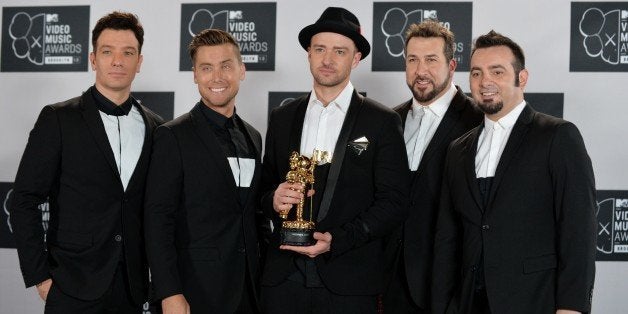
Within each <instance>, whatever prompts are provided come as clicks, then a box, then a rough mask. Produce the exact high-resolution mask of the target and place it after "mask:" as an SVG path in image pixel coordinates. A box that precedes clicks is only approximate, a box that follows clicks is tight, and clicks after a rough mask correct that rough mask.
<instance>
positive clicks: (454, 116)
mask: <svg viewBox="0 0 628 314" xmlns="http://www.w3.org/2000/svg"><path fill="white" fill-rule="evenodd" d="M462 109H464V96H463V95H462V92H461V91H460V90H458V91H457V92H456V95H455V96H454V99H453V100H452V101H451V104H450V105H449V108H447V111H446V112H445V116H444V117H443V119H442V120H441V122H440V124H439V125H438V128H436V132H434V136H432V140H430V142H429V144H428V145H427V148H426V149H425V152H424V153H423V157H422V158H421V163H420V164H419V168H418V169H417V170H418V171H417V176H418V175H419V174H421V173H423V172H425V167H427V165H428V163H429V160H430V158H432V156H434V152H436V151H438V148H439V147H441V145H448V144H449V143H443V141H444V140H445V139H446V138H449V136H448V135H449V133H450V132H451V131H453V130H454V128H455V125H456V122H457V121H458V119H459V118H460V111H461V110H462Z"/></svg>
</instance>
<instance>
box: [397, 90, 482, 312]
mask: <svg viewBox="0 0 628 314" xmlns="http://www.w3.org/2000/svg"><path fill="white" fill-rule="evenodd" d="M457 90H458V91H457V92H456V95H455V96H454V98H453V99H452V101H451V104H450V105H449V108H448V109H447V111H446V112H445V115H444V116H443V119H442V120H441V122H440V124H439V125H438V128H437V129H436V132H435V133H434V136H433V137H432V139H431V141H430V142H429V144H428V146H427V148H426V149H425V153H424V154H423V158H421V163H420V164H419V168H418V169H417V172H416V174H415V175H414V176H413V177H412V178H411V180H412V183H411V189H410V209H409V214H408V219H407V220H406V222H405V223H404V225H403V228H400V230H398V231H397V232H396V233H395V234H394V236H393V239H392V240H393V241H394V243H398V244H399V245H398V246H399V249H398V250H397V254H398V256H397V258H398V262H401V263H402V265H404V268H405V273H406V278H407V284H408V287H409V292H410V295H411V296H412V300H413V301H414V302H415V303H416V304H417V305H418V306H420V307H422V308H427V307H429V303H430V289H431V287H430V282H431V278H432V258H433V254H432V253H433V246H434V232H435V229H436V218H437V217H438V214H437V213H438V204H439V199H440V188H441V185H442V177H443V176H442V174H443V168H444V166H445V155H446V154H447V147H448V146H449V144H450V143H451V142H452V141H453V140H455V139H456V138H458V137H460V136H461V135H463V134H464V133H466V132H467V131H469V130H471V129H472V128H474V127H476V126H477V125H478V124H480V122H481V121H482V117H483V115H482V113H481V112H480V111H478V110H477V109H476V108H475V106H474V105H473V103H472V100H471V99H470V98H469V97H467V96H466V95H465V94H464V93H463V92H462V90H460V88H459V87H457ZM411 107H412V99H410V100H409V101H407V102H405V103H403V104H401V105H399V106H398V107H396V108H394V110H395V111H396V112H397V113H398V114H399V116H401V121H402V123H403V125H404V129H405V121H406V117H407V116H408V111H409V110H410V108H411ZM407 171H409V170H408V167H406V172H407ZM396 264H397V263H395V265H396ZM396 269H397V266H395V270H396ZM395 279H396V277H395ZM395 279H393V280H395Z"/></svg>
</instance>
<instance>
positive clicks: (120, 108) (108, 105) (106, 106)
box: [90, 85, 133, 116]
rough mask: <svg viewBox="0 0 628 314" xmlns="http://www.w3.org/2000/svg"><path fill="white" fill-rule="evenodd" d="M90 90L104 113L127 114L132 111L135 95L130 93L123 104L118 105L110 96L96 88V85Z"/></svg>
mask: <svg viewBox="0 0 628 314" xmlns="http://www.w3.org/2000/svg"><path fill="white" fill-rule="evenodd" d="M90 91H91V94H92V97H93V98H94V101H95V102H96V107H97V108H98V110H100V111H102V112H103V113H105V114H107V115H110V116H126V115H128V114H129V112H131V108H132V107H133V97H131V96H130V95H129V98H127V100H125V101H124V102H123V103H122V104H120V105H116V104H115V103H114V102H113V101H111V100H109V98H107V97H105V95H103V94H101V93H100V92H99V91H98V89H97V88H96V85H93V86H92V87H91V88H90Z"/></svg>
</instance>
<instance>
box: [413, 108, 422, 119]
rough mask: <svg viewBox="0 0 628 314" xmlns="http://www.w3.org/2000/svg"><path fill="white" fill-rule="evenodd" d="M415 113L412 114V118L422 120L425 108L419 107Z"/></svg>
mask: <svg viewBox="0 0 628 314" xmlns="http://www.w3.org/2000/svg"><path fill="white" fill-rule="evenodd" d="M415 111H416V112H414V116H415V117H417V118H423V116H424V115H425V107H423V106H419V108H418V109H417V110H415Z"/></svg>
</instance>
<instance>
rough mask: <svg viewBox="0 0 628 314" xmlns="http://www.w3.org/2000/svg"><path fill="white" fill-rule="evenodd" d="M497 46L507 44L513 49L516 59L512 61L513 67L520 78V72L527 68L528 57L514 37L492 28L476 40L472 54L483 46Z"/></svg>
mask: <svg viewBox="0 0 628 314" xmlns="http://www.w3.org/2000/svg"><path fill="white" fill-rule="evenodd" d="M495 46H506V47H508V48H509V49H510V51H512V54H513V55H514V56H515V60H514V61H513V63H512V67H513V68H514V70H515V75H516V77H517V79H518V76H519V72H521V70H523V69H525V68H526V58H525V56H524V55H523V49H521V47H520V46H519V45H518V44H517V43H516V42H514V41H513V40H512V39H510V38H508V37H506V36H504V35H502V34H500V33H498V32H496V31H494V30H491V31H490V32H488V33H487V34H486V35H482V36H480V37H478V38H477V39H476V40H475V44H474V45H473V49H472V50H471V56H473V54H474V53H475V50H477V49H481V48H490V47H495Z"/></svg>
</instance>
